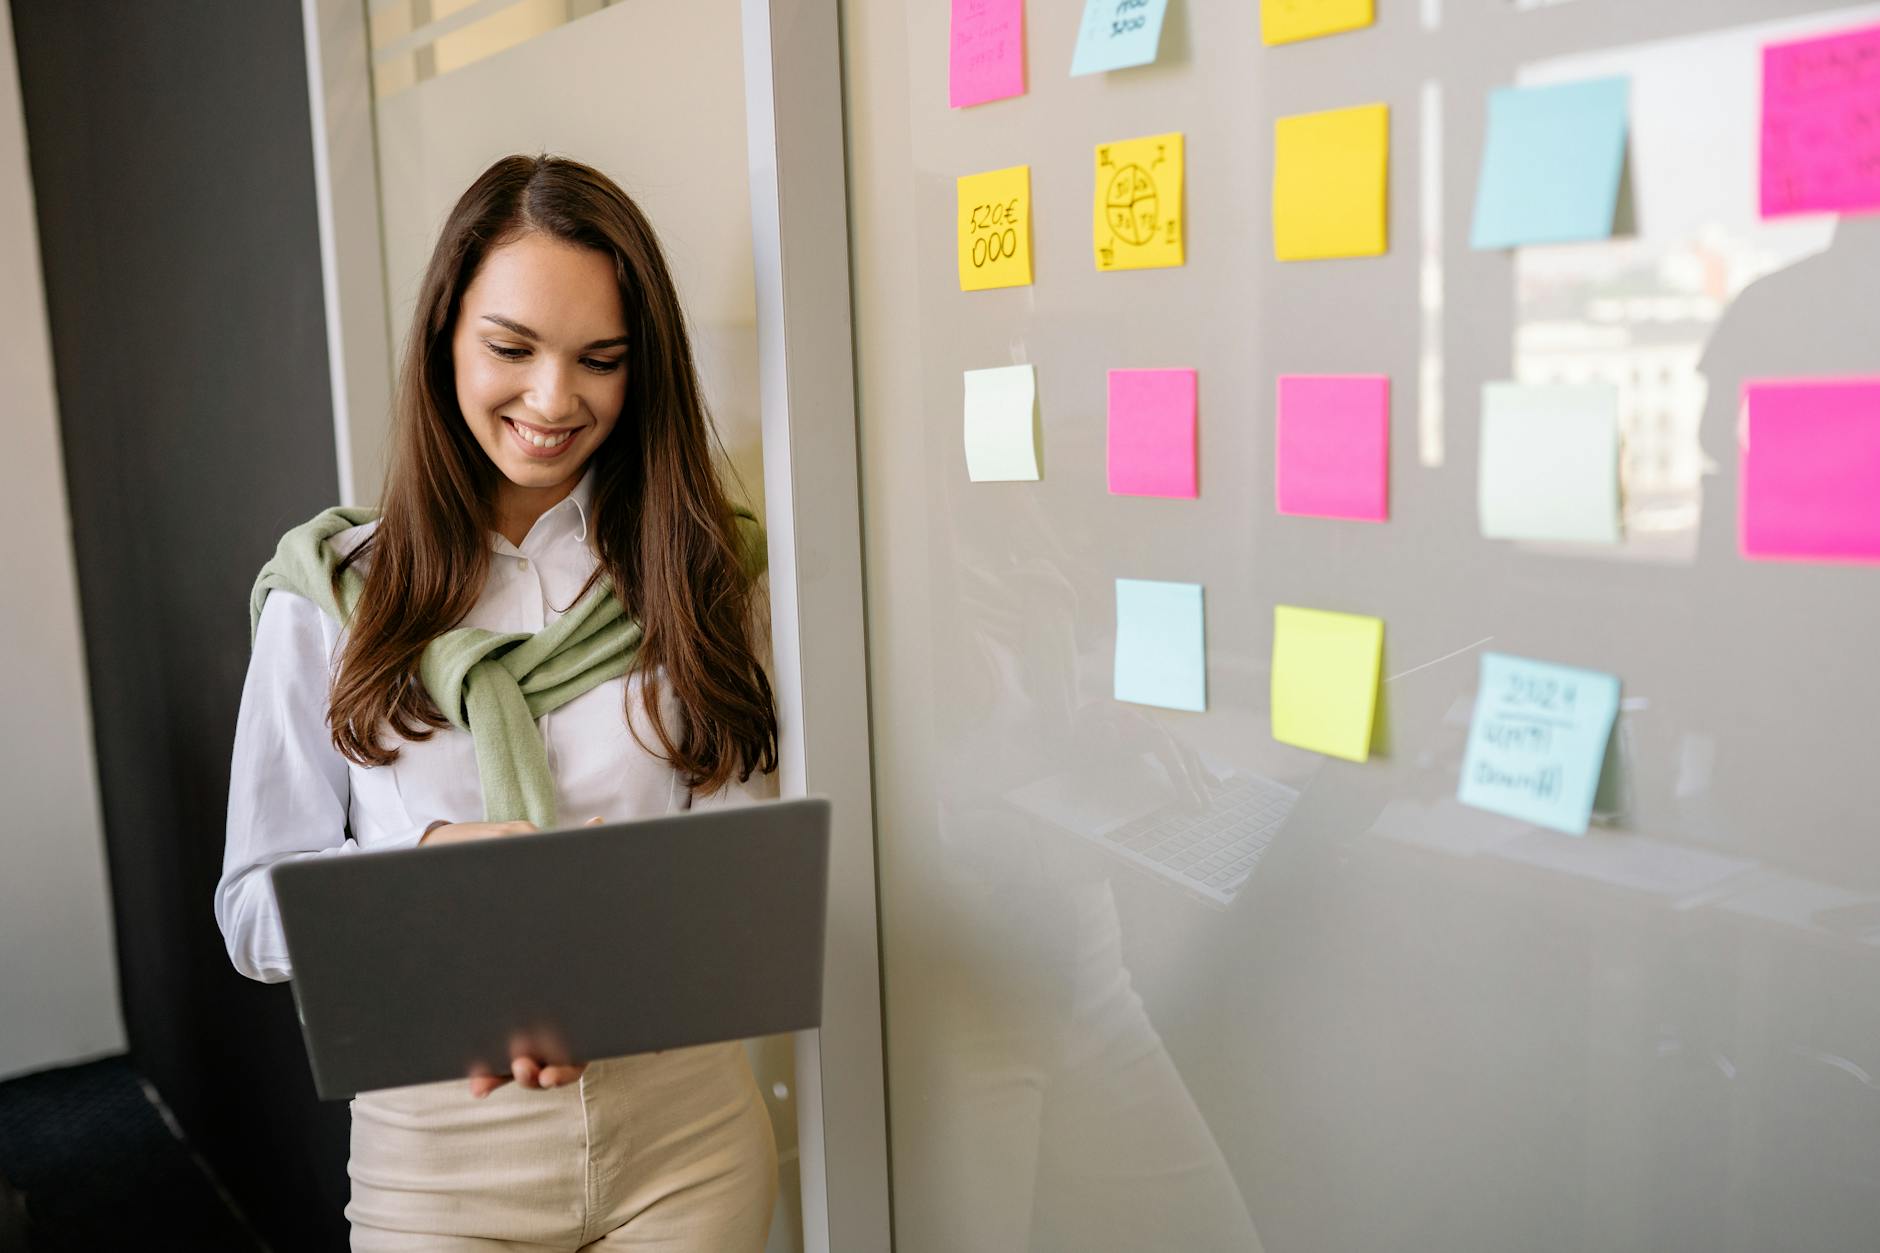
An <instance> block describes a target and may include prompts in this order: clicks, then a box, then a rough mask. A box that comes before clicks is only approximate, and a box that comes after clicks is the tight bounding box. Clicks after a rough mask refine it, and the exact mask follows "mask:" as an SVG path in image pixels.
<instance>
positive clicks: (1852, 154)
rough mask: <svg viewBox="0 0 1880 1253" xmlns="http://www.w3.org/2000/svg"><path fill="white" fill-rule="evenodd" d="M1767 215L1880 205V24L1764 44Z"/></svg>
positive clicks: (1764, 200) (1764, 193)
mask: <svg viewBox="0 0 1880 1253" xmlns="http://www.w3.org/2000/svg"><path fill="white" fill-rule="evenodd" d="M1762 90H1763V100H1762V215H1763V216H1764V217H1766V218H1774V217H1787V216H1789V215H1791V214H1796V213H1832V212H1841V211H1846V210H1862V209H1880V26H1864V27H1860V28H1857V29H1854V30H1845V31H1841V32H1839V33H1838V34H1833V35H1827V36H1823V37H1820V38H1815V39H1798V40H1795V41H1794V42H1793V43H1781V44H1770V45H1768V46H1767V47H1765V48H1764V49H1763V83H1762Z"/></svg>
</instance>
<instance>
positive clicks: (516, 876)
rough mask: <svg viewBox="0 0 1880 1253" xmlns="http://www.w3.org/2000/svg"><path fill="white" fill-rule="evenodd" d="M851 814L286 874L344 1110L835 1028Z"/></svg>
mask: <svg viewBox="0 0 1880 1253" xmlns="http://www.w3.org/2000/svg"><path fill="white" fill-rule="evenodd" d="M828 865H829V802H828V801H827V800H826V799H823V798H820V797H811V798H806V799H800V800H786V801H769V802H762V803H757V804H750V805H740V806H736V807H733V808H729V809H713V810H707V811H703V812H696V813H682V814H672V815H668V816H666V817H661V818H652V819H647V820H644V821H639V822H624V823H616V824H614V825H612V826H602V827H584V828H577V829H575V830H570V831H546V832H542V833H541V834H535V835H522V836H510V837H505V838H500V839H490V840H474V841H468V842H465V843H462V844H444V845H438V846H435V847H425V848H408V849H398V850H395V851H390V852H382V853H364V854H361V855H359V856H355V857H321V858H308V859H305V860H302V861H291V862H282V863H280V864H278V865H276V866H275V867H274V869H273V871H272V872H271V873H272V875H273V879H274V889H275V893H276V895H277V897H278V898H279V900H280V906H281V921H282V926H283V928H284V930H285V932H286V936H287V952H288V957H289V958H290V960H291V961H292V962H293V967H294V979H293V987H294V1000H295V1003H296V1005H297V1006H298V1008H299V1011H300V1024H301V1033H302V1035H303V1036H304V1037H305V1039H306V1043H307V1057H308V1060H309V1061H310V1062H311V1064H312V1067H313V1078H314V1086H315V1088H316V1089H317V1090H318V1091H319V1094H320V1096H321V1097H322V1098H324V1099H327V1100H338V1099H342V1098H345V1097H350V1096H353V1095H355V1094H356V1093H359V1092H364V1091H369V1090H371V1089H374V1088H388V1087H403V1086H405V1085H408V1084H417V1083H431V1082H438V1081H442V1080H446V1079H454V1078H461V1077H465V1076H469V1075H472V1074H497V1075H504V1074H508V1073H509V1066H510V1058H511V1057H515V1056H525V1055H526V1056H532V1057H535V1058H538V1059H539V1060H541V1061H544V1062H550V1063H556V1062H559V1063H567V1062H573V1061H591V1060H594V1059H596V1058H604V1057H618V1056H623V1055H625V1054H629V1053H644V1052H650V1051H653V1050H655V1049H668V1048H677V1047H681V1046H684V1045H690V1044H705V1043H709V1042H713V1041H719V1040H734V1039H743V1038H746V1037H749V1036H758V1035H770V1034H773V1033H777V1032H784V1031H797V1030H802V1029H804V1028H808V1027H815V1026H817V1025H819V1023H820V1022H821V1018H822V962H823V928H824V921H825V903H826V900H827V890H828Z"/></svg>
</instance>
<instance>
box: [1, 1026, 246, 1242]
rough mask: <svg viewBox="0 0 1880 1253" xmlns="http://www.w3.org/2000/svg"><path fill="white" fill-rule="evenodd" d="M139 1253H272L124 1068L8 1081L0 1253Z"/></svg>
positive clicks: (114, 1063)
mask: <svg viewBox="0 0 1880 1253" xmlns="http://www.w3.org/2000/svg"><path fill="white" fill-rule="evenodd" d="M9 1187H10V1188H11V1190H12V1193H13V1194H15V1195H13V1196H8V1195H7V1193H6V1189H7V1188H9ZM9 1200H10V1201H12V1202H13V1208H14V1209H15V1211H16V1212H15V1213H13V1214H9V1213H8V1212H7V1210H8V1208H9V1207H8V1204H7V1202H8V1201H9ZM20 1208H23V1209H24V1218H23V1219H22V1218H21V1217H20V1216H19V1215H18V1213H17V1210H18V1209H20ZM22 1223H23V1225H22ZM131 1248H135V1249H138V1250H145V1249H163V1250H172V1249H174V1250H189V1251H190V1253H261V1251H262V1250H264V1249H265V1246H264V1245H262V1244H261V1242H260V1241H259V1240H257V1239H256V1238H255V1236H254V1235H253V1234H252V1233H251V1232H250V1231H249V1230H248V1229H247V1227H246V1226H245V1225H244V1224H243V1222H242V1220H241V1218H240V1217H239V1216H238V1215H237V1214H236V1213H235V1212H234V1211H233V1210H232V1209H231V1208H230V1207H229V1205H228V1204H227V1203H226V1202H225V1201H224V1200H223V1199H222V1196H221V1194H220V1193H219V1192H218V1191H217V1189H216V1186H215V1183H214V1182H213V1181H212V1180H211V1179H210V1178H209V1176H208V1175H207V1173H205V1171H204V1169H203V1168H202V1166H200V1165H199V1164H198V1163H197V1160H196V1158H195V1157H194V1155H192V1154H191V1153H190V1151H189V1149H188V1147H187V1146H186V1145H185V1144H184V1143H183V1142H182V1141H181V1140H179V1139H177V1137H176V1136H174V1135H172V1134H171V1132H170V1129H169V1127H168V1126H167V1125H166V1124H165V1122H164V1115H162V1114H161V1113H159V1112H158V1109H157V1107H156V1105H154V1104H153V1103H152V1100H151V1098H150V1097H149V1096H147V1095H146V1094H145V1089H144V1086H143V1081H142V1080H141V1079H140V1078H139V1077H138V1075H137V1073H136V1072H135V1071H134V1070H132V1069H131V1068H130V1065H129V1064H128V1062H127V1061H126V1059H124V1058H122V1057H112V1058H106V1059H104V1060H102V1061H95V1062H86V1063H84V1064H82V1065H78V1066H66V1067H61V1068H60V1069H57V1070H46V1071H41V1072H39V1073H38V1074H33V1075H26V1076H24V1077H22V1078H18V1079H11V1080H8V1081H6V1082H5V1083H0V1253H22V1251H30V1253H68V1251H70V1253H80V1251H82V1253H107V1251H108V1250H113V1249H131Z"/></svg>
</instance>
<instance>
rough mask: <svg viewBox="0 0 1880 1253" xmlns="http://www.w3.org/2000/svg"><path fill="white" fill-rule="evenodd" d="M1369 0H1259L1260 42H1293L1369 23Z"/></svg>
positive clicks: (1356, 27)
mask: <svg viewBox="0 0 1880 1253" xmlns="http://www.w3.org/2000/svg"><path fill="white" fill-rule="evenodd" d="M1371 8H1372V6H1371V0H1260V42H1262V43H1266V44H1284V43H1293V42H1295V41H1297V40H1301V39H1317V38H1319V37H1320V36H1322V35H1336V34H1338V33H1339V32H1341V31H1348V30H1357V29H1358V28H1359V27H1362V26H1369V25H1370V24H1371V20H1372V12H1371Z"/></svg>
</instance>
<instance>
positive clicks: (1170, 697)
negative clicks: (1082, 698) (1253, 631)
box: [1114, 579, 1208, 713]
mask: <svg viewBox="0 0 1880 1253" xmlns="http://www.w3.org/2000/svg"><path fill="white" fill-rule="evenodd" d="M1114 681H1115V693H1116V699H1117V700H1120V701H1129V702H1131V703H1132V704H1138V705H1159V706H1161V707H1162V708H1164V709H1186V710H1190V711H1193V712H1196V713H1199V712H1201V711H1203V710H1205V709H1206V708H1207V707H1208V682H1207V635H1206V630H1205V627H1204V625H1203V621H1202V613H1201V585H1200V584H1199V583H1163V582H1157V581H1154V580H1150V579H1118V580H1116V673H1115V676H1114Z"/></svg>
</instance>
